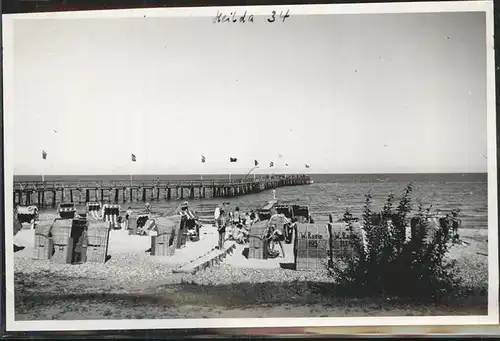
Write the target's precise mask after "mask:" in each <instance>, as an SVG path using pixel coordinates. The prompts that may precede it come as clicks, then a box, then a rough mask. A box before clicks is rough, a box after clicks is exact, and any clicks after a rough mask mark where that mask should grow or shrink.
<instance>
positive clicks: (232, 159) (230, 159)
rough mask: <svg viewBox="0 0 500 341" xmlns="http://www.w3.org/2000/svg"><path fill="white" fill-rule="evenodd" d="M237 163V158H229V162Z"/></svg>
mask: <svg viewBox="0 0 500 341" xmlns="http://www.w3.org/2000/svg"><path fill="white" fill-rule="evenodd" d="M236 161H238V158H236V157H230V158H229V162H236Z"/></svg>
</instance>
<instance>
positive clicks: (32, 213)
mask: <svg viewBox="0 0 500 341" xmlns="http://www.w3.org/2000/svg"><path fill="white" fill-rule="evenodd" d="M37 218H38V207H36V206H18V207H17V219H18V220H19V222H20V223H21V224H31V223H34V221H35V220H36V219H37Z"/></svg>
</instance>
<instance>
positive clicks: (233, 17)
mask: <svg viewBox="0 0 500 341" xmlns="http://www.w3.org/2000/svg"><path fill="white" fill-rule="evenodd" d="M259 17H260V16H259ZM289 17H290V11H289V10H286V11H279V12H278V11H271V13H270V14H269V15H265V16H264V18H265V19H264V22H267V23H278V22H279V23H284V22H285V20H286V19H287V18H289ZM259 20H260V19H259ZM212 22H213V23H214V24H218V23H231V24H236V23H241V24H244V23H253V22H256V18H255V16H254V14H251V13H248V11H245V12H243V13H242V14H238V13H237V12H236V11H233V12H230V13H222V12H219V11H217V15H216V16H215V17H213V19H212Z"/></svg>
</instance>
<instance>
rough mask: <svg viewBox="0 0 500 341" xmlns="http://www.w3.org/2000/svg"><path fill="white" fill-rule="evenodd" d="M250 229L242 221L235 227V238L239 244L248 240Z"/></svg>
mask: <svg viewBox="0 0 500 341" xmlns="http://www.w3.org/2000/svg"><path fill="white" fill-rule="evenodd" d="M248 234H249V232H248V230H247V229H246V228H245V226H244V225H243V224H242V223H238V224H237V225H236V226H235V227H234V229H233V240H234V241H235V242H237V243H238V244H245V243H246V242H247V240H248Z"/></svg>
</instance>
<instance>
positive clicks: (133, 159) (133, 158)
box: [132, 154, 137, 162]
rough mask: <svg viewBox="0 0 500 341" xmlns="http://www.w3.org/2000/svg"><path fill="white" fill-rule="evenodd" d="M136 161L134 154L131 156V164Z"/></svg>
mask: <svg viewBox="0 0 500 341" xmlns="http://www.w3.org/2000/svg"><path fill="white" fill-rule="evenodd" d="M136 161H137V158H136V157H135V155H134V154H132V162H136Z"/></svg>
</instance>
